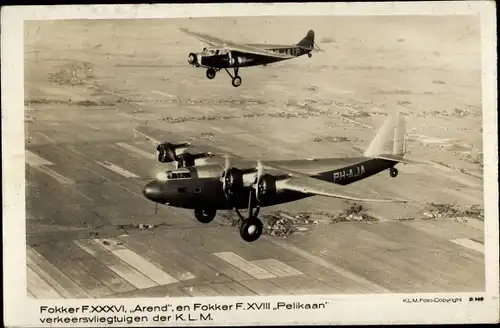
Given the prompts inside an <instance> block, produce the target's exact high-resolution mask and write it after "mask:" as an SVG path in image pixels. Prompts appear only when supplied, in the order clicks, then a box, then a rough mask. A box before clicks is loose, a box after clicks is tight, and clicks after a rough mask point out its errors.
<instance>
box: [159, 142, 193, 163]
mask: <svg viewBox="0 0 500 328" xmlns="http://www.w3.org/2000/svg"><path fill="white" fill-rule="evenodd" d="M187 147H189V144H188V143H180V144H172V143H170V142H166V143H162V144H160V145H158V147H157V148H156V150H157V151H158V162H160V163H170V162H174V161H177V160H178V156H179V154H181V153H182V151H180V152H179V151H178V150H179V148H184V149H185V148H187Z"/></svg>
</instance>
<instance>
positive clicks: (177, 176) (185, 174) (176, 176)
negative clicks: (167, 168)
mask: <svg viewBox="0 0 500 328" xmlns="http://www.w3.org/2000/svg"><path fill="white" fill-rule="evenodd" d="M167 178H168V179H170V180H173V179H189V178H191V173H190V172H168V173H167Z"/></svg>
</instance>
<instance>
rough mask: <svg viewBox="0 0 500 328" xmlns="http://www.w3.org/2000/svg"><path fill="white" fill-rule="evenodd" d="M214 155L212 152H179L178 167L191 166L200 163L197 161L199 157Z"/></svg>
mask: <svg viewBox="0 0 500 328" xmlns="http://www.w3.org/2000/svg"><path fill="white" fill-rule="evenodd" d="M211 156H212V155H211V154H210V153H198V154H191V153H188V152H185V153H182V154H179V155H178V156H177V163H178V164H177V168H181V167H191V166H195V165H199V164H198V163H197V161H196V160H197V159H204V158H209V157H211Z"/></svg>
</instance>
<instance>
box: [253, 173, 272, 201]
mask: <svg viewBox="0 0 500 328" xmlns="http://www.w3.org/2000/svg"><path fill="white" fill-rule="evenodd" d="M274 194H276V178H275V177H274V176H272V175H270V174H264V175H263V176H261V177H260V179H259V182H258V185H257V195H258V197H259V198H260V197H268V196H271V195H274Z"/></svg>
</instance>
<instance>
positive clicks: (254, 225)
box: [234, 189, 264, 243]
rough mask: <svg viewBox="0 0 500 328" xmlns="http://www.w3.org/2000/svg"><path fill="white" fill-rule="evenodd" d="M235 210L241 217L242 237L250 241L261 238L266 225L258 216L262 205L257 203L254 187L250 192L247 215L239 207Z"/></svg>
mask: <svg viewBox="0 0 500 328" xmlns="http://www.w3.org/2000/svg"><path fill="white" fill-rule="evenodd" d="M234 210H235V212H236V214H238V216H239V217H240V219H241V225H240V236H241V238H243V240H244V241H247V242H249V243H251V242H253V241H256V240H257V239H259V237H260V235H262V231H263V229H264V225H263V224H262V221H261V220H260V219H259V218H258V217H257V216H258V215H259V211H260V206H259V205H258V204H256V195H255V190H254V189H252V190H250V192H249V196H248V215H247V217H244V216H243V215H242V214H241V212H240V211H239V210H238V209H237V208H235V209H234ZM254 211H255V212H254Z"/></svg>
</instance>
